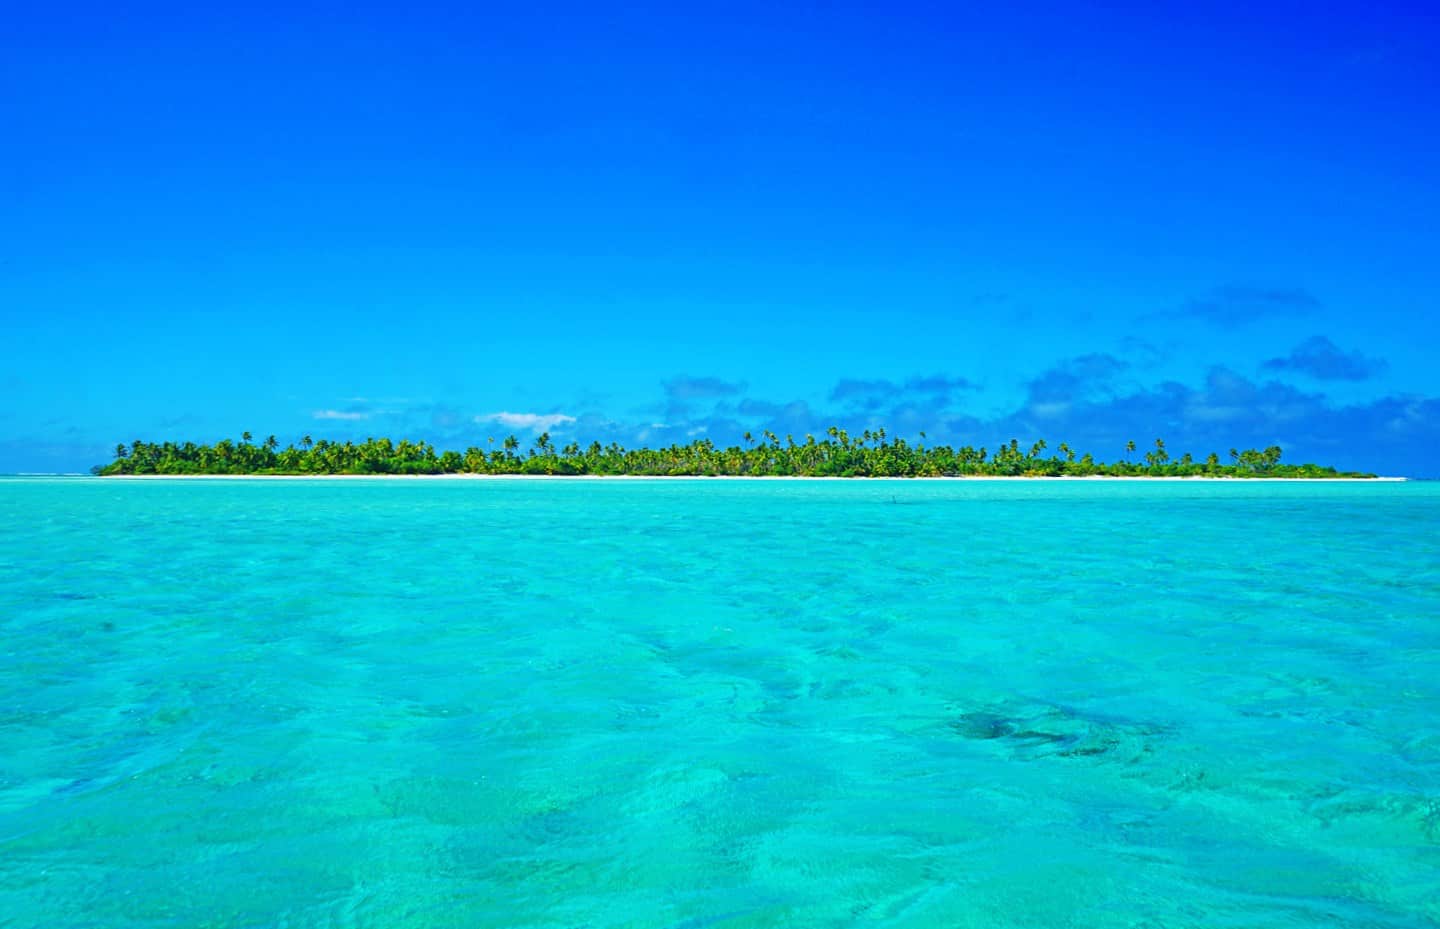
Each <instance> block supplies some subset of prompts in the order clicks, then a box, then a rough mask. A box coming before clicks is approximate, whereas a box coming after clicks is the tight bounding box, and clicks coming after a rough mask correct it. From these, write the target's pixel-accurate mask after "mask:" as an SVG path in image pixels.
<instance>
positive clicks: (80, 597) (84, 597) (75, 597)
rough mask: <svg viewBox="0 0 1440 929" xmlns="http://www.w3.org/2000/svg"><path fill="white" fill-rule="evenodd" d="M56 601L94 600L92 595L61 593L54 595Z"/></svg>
mask: <svg viewBox="0 0 1440 929" xmlns="http://www.w3.org/2000/svg"><path fill="white" fill-rule="evenodd" d="M55 599H56V600H94V599H95V597H94V595H93V594H77V593H71V592H70V591H68V590H67V591H63V592H61V593H58V594H56V595H55Z"/></svg>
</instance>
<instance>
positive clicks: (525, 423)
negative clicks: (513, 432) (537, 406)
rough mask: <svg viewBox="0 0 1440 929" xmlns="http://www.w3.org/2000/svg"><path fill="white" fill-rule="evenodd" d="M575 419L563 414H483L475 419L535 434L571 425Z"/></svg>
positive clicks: (479, 421)
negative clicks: (529, 430) (533, 431)
mask: <svg viewBox="0 0 1440 929" xmlns="http://www.w3.org/2000/svg"><path fill="white" fill-rule="evenodd" d="M574 421H575V417H573V416H568V415H566V414H564V413H508V412H500V413H483V414H481V415H480V416H477V417H475V422H477V423H499V424H500V425H502V426H509V427H510V428H511V429H533V430H535V431H537V432H539V431H546V430H550V429H554V428H555V427H556V426H563V425H566V424H567V423H573V422H574Z"/></svg>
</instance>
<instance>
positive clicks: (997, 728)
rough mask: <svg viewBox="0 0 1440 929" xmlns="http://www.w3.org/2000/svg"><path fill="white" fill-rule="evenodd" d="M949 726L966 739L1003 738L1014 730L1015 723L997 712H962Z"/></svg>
mask: <svg viewBox="0 0 1440 929" xmlns="http://www.w3.org/2000/svg"><path fill="white" fill-rule="evenodd" d="M950 727H951V728H952V729H954V730H955V731H956V732H958V733H960V734H961V735H963V736H964V737H965V738H967V739H1003V738H1005V737H1006V736H1008V735H1013V734H1014V732H1015V723H1014V722H1013V721H1011V720H1009V719H1006V718H1005V717H1004V716H1000V715H999V714H997V713H962V714H960V716H959V717H958V718H957V719H956V720H955V721H954V722H953V723H951V724H950Z"/></svg>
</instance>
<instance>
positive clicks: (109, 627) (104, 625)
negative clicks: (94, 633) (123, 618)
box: [100, 622, 115, 632]
mask: <svg viewBox="0 0 1440 929" xmlns="http://www.w3.org/2000/svg"><path fill="white" fill-rule="evenodd" d="M100 628H101V629H103V630H105V631H106V632H114V631H115V624H114V623H111V622H104V623H101V624H100Z"/></svg>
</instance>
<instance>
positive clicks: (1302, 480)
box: [30, 473, 1410, 484]
mask: <svg viewBox="0 0 1440 929" xmlns="http://www.w3.org/2000/svg"><path fill="white" fill-rule="evenodd" d="M30 476H33V477H42V476H49V477H70V476H72V475H58V474H57V475H30ZM73 476H79V477H87V478H94V479H95V480H102V481H254V480H261V481H848V482H851V483H865V482H869V481H899V482H904V483H913V482H915V481H1155V482H1166V481H1169V482H1186V481H1190V482H1196V481H1204V482H1219V483H1230V484H1253V483H1257V482H1258V483H1272V484H1273V483H1286V484H1375V483H1389V484H1397V483H1405V482H1407V481H1409V480H1410V478H1408V477H1212V476H1207V475H1195V476H1190V477H1178V476H1177V477H1172V476H1163V475H1156V476H1150V475H1112V474H1087V475H1073V474H1062V475H1056V476H1050V475H1036V476H1033V477H1031V476H1026V475H1018V474H1017V475H1000V474H995V475H988V474H958V475H954V476H950V477H826V476H816V477H807V476H805V475H790V474H772V475H753V474H716V475H704V474H463V473H457V474H107V475H104V476H99V477H97V476H95V475H73Z"/></svg>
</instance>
